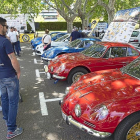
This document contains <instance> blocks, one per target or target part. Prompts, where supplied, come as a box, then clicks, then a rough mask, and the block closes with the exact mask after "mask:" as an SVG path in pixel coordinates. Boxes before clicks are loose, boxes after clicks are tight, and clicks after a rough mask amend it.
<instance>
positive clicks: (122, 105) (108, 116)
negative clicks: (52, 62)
mask: <svg viewBox="0 0 140 140" xmlns="http://www.w3.org/2000/svg"><path fill="white" fill-rule="evenodd" d="M61 109H62V116H63V118H64V120H65V121H66V122H67V123H68V124H73V125H74V126H76V127H78V128H80V129H81V130H84V131H86V132H88V133H89V134H91V135H94V136H97V137H108V136H110V135H112V134H114V140H140V57H139V58H137V59H136V60H134V61H133V62H131V63H130V64H128V65H127V66H125V67H123V68H121V69H114V70H102V71H96V72H92V73H89V74H86V75H83V76H81V78H80V79H79V81H78V82H76V83H74V84H72V86H71V87H69V88H66V95H65V97H64V98H63V100H62V101H61Z"/></svg>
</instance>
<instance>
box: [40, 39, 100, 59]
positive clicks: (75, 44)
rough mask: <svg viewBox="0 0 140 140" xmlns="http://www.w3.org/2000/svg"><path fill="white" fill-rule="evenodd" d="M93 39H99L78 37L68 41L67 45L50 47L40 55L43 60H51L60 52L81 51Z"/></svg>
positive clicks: (88, 45) (89, 44)
mask: <svg viewBox="0 0 140 140" xmlns="http://www.w3.org/2000/svg"><path fill="white" fill-rule="evenodd" d="M95 41H100V40H99V39H96V38H79V39H76V40H74V41H72V42H70V43H69V44H68V45H67V46H59V47H55V48H50V49H49V50H47V51H45V52H44V53H43V54H42V56H41V57H42V59H43V60H52V59H53V58H55V57H56V56H58V55H60V54H64V53H73V52H81V51H83V50H85V49H87V48H88V47H90V46H91V45H92V44H94V42H95Z"/></svg>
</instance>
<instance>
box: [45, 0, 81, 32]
mask: <svg viewBox="0 0 140 140" xmlns="http://www.w3.org/2000/svg"><path fill="white" fill-rule="evenodd" d="M51 2H52V3H50V2H49V1H46V4H47V5H48V6H50V7H52V8H54V9H56V10H57V11H58V13H59V14H60V15H61V16H62V17H63V18H64V19H65V21H66V22H67V31H68V32H69V33H70V32H71V31H72V28H73V21H74V19H75V18H76V17H77V16H78V14H77V7H79V2H80V0H65V1H64V0H51Z"/></svg>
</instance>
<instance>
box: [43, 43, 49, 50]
mask: <svg viewBox="0 0 140 140" xmlns="http://www.w3.org/2000/svg"><path fill="white" fill-rule="evenodd" d="M44 44H45V45H47V47H46V48H45V49H44V51H45V50H47V49H49V48H50V47H51V44H49V45H48V43H44Z"/></svg>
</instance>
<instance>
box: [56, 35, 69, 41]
mask: <svg viewBox="0 0 140 140" xmlns="http://www.w3.org/2000/svg"><path fill="white" fill-rule="evenodd" d="M67 37H69V35H68V34H67V35H63V36H62V37H59V38H58V39H56V40H55V42H61V41H63V40H64V39H66V38H67Z"/></svg>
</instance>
